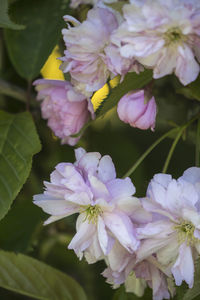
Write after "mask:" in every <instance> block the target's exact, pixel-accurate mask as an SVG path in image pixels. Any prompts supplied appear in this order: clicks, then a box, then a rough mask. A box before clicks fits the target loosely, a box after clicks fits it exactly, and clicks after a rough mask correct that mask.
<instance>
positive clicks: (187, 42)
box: [111, 0, 200, 85]
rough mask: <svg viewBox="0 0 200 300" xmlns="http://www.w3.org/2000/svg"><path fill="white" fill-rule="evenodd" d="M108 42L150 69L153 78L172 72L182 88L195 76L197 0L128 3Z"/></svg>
mask: <svg viewBox="0 0 200 300" xmlns="http://www.w3.org/2000/svg"><path fill="white" fill-rule="evenodd" d="M123 12H124V18H125V21H124V22H123V23H122V24H121V25H120V26H119V28H118V30H117V31H116V32H115V33H114V34H113V35H112V38H111V40H112V42H113V43H114V44H116V45H117V46H118V47H119V49H120V54H121V55H122V56H123V57H125V58H129V59H131V58H133V59H136V60H138V61H139V62H140V63H141V64H143V65H144V66H146V67H148V68H152V69H153V70H154V73H153V74H154V75H153V76H154V78H160V77H163V76H165V75H168V74H172V73H173V72H174V73H175V74H176V76H177V77H178V78H179V80H180V81H181V83H182V84H183V85H187V84H189V83H190V82H192V81H194V80H195V79H196V78H197V76H198V74H199V63H198V62H199V61H200V52H199V50H198V49H199V43H200V29H199V28H200V3H199V1H190V2H189V3H188V1H182V0H176V1H163V0H156V1H153V0H147V1H143V3H139V1H137V0H132V1H131V4H129V5H124V7H123Z"/></svg>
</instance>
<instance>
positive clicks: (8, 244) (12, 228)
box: [0, 195, 44, 252]
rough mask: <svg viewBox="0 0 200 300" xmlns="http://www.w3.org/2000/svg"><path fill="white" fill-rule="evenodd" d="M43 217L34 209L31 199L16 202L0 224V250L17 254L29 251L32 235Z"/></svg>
mask: <svg viewBox="0 0 200 300" xmlns="http://www.w3.org/2000/svg"><path fill="white" fill-rule="evenodd" d="M30 198H31V195H30ZM43 216H44V213H43V212H42V210H41V209H39V208H38V207H36V206H35V205H34V204H33V203H32V201H31V199H26V201H20V202H19V201H17V203H15V204H14V207H12V209H11V210H10V211H9V212H8V214H7V216H6V217H5V218H4V219H3V220H2V221H1V222H0V245H1V248H2V249H4V250H13V251H17V252H26V251H27V250H29V249H30V242H31V240H32V237H33V234H34V232H35V230H36V227H37V225H38V224H39V223H41V221H42V219H43Z"/></svg>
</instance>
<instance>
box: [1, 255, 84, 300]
mask: <svg viewBox="0 0 200 300" xmlns="http://www.w3.org/2000/svg"><path fill="white" fill-rule="evenodd" d="M0 286H1V287H3V288H5V289H8V290H11V291H14V292H18V293H20V294H23V295H27V296H30V297H32V298H34V299H41V300H86V296H85V293H84V291H83V289H82V288H81V287H80V285H79V284H78V283H77V282H76V281H75V280H74V279H72V278H71V277H69V276H67V275H65V274H64V273H62V272H60V271H58V270H56V269H54V268H52V267H50V266H48V265H46V264H44V263H42V262H40V261H38V260H36V259H33V258H31V257H28V256H25V255H22V254H18V255H17V254H14V253H12V252H5V251H0Z"/></svg>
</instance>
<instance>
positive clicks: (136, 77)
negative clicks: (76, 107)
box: [96, 70, 152, 117]
mask: <svg viewBox="0 0 200 300" xmlns="http://www.w3.org/2000/svg"><path fill="white" fill-rule="evenodd" d="M151 80H152V71H151V70H145V71H144V72H141V73H140V74H136V73H128V74H127V75H126V77H125V79H124V80H123V82H122V83H121V84H119V85H118V86H117V87H115V88H113V89H110V93H109V95H108V97H107V98H105V99H104V100H103V102H102V103H101V105H100V106H99V108H98V109H97V111H96V116H97V117H100V116H102V115H104V114H105V113H106V112H107V111H109V110H110V109H111V108H113V107H114V106H115V105H116V104H117V102H118V101H119V100H120V99H121V98H122V96H124V95H125V94H126V93H128V92H130V91H132V90H135V89H140V88H142V87H143V86H145V85H146V84H148V83H149V82H150V81H151Z"/></svg>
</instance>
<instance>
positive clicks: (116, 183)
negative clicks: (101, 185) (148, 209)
mask: <svg viewBox="0 0 200 300" xmlns="http://www.w3.org/2000/svg"><path fill="white" fill-rule="evenodd" d="M106 186H107V188H108V190H109V192H110V194H111V195H112V197H113V198H119V199H120V198H121V197H122V198H123V197H129V196H132V195H133V194H135V187H134V185H133V183H132V182H131V179H130V178H129V177H127V178H125V179H118V178H117V179H114V180H112V181H109V182H108V183H107V184H106Z"/></svg>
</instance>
